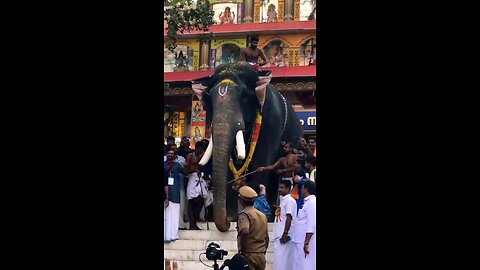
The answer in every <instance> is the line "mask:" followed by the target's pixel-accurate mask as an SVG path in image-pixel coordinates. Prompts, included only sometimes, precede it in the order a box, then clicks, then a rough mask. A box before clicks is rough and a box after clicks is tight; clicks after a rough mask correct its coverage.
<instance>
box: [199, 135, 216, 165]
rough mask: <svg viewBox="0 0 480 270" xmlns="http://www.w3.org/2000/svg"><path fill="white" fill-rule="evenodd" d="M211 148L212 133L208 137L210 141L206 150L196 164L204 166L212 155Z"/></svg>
mask: <svg viewBox="0 0 480 270" xmlns="http://www.w3.org/2000/svg"><path fill="white" fill-rule="evenodd" d="M212 149H213V135H212V137H211V138H210V143H209V144H208V146H207V150H206V151H205V154H203V157H202V159H200V161H199V162H198V164H200V165H202V166H205V164H207V163H208V161H209V160H210V158H211V157H212Z"/></svg>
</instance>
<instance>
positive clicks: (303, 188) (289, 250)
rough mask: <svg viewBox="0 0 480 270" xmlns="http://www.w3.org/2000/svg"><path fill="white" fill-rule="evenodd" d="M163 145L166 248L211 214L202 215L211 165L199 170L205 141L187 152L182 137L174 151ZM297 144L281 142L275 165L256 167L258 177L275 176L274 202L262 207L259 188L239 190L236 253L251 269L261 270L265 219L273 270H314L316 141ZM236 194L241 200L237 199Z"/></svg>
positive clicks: (265, 245) (187, 143) (263, 197)
mask: <svg viewBox="0 0 480 270" xmlns="http://www.w3.org/2000/svg"><path fill="white" fill-rule="evenodd" d="M166 142H167V144H166V145H165V156H164V190H163V191H164V192H163V194H164V218H165V220H164V223H165V231H164V242H165V243H168V242H172V241H175V240H177V239H179V236H178V230H182V229H189V230H200V228H199V227H198V224H197V222H199V221H206V220H207V215H206V212H210V213H211V212H213V211H208V208H211V205H209V202H208V201H209V200H208V198H209V195H210V197H211V186H212V185H211V173H212V167H211V161H209V162H208V163H207V164H206V165H205V166H201V165H199V164H198V163H199V161H200V160H201V158H202V157H203V155H204V153H205V150H206V149H207V147H208V143H209V141H208V140H206V139H204V140H201V141H199V142H197V143H196V144H195V149H194V150H193V149H191V148H190V140H189V139H188V137H183V138H182V139H181V141H180V146H179V147H177V145H176V144H175V138H173V137H171V136H170V137H168V138H167V139H166ZM297 145H298V146H297V147H296V148H295V147H294V143H292V142H282V143H281V145H280V147H281V150H282V151H281V154H280V156H279V158H278V160H277V161H276V162H275V163H274V164H271V165H269V166H265V167H259V168H257V171H259V172H260V171H274V172H275V173H276V174H277V175H278V179H279V181H278V199H277V201H276V203H273V204H269V203H268V201H267V198H266V196H267V193H266V187H265V186H263V185H258V184H253V183H247V185H246V186H243V187H242V188H240V190H239V193H240V194H239V203H240V205H241V206H242V207H244V208H243V209H239V210H241V212H240V213H239V216H238V219H237V224H238V226H237V229H238V230H239V238H238V242H239V245H238V248H239V253H240V254H242V255H245V257H246V258H247V260H248V262H249V265H250V267H251V269H265V263H266V261H265V253H266V250H267V248H268V242H269V240H268V229H267V228H268V226H267V220H272V219H273V222H274V254H275V255H274V256H275V259H274V269H277V270H282V269H302V270H305V269H315V265H316V258H315V256H316V255H315V249H316V182H317V173H316V171H317V168H316V139H315V137H309V138H308V139H307V140H305V139H304V138H300V140H299V141H298V143H297ZM247 189H248V190H247ZM242 190H243V193H245V192H246V193H245V194H247V195H245V194H244V195H243V196H242ZM206 210H207V211H206ZM272 210H273V212H274V213H275V214H274V215H273V212H272ZM202 212H203V215H202ZM252 220H254V221H255V222H252ZM187 222H188V223H187ZM256 226H260V227H259V228H257V227H256ZM245 232H247V233H245ZM265 232H266V235H265ZM256 235H257V236H256ZM252 237H253V238H252ZM265 237H266V239H264V238H265ZM245 243H248V244H245ZM262 253H263V255H262ZM293 265H295V267H293Z"/></svg>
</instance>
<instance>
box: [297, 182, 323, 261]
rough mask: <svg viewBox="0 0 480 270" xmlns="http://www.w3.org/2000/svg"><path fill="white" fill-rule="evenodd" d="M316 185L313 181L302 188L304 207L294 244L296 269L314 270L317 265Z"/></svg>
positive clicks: (298, 217)
mask: <svg viewBox="0 0 480 270" xmlns="http://www.w3.org/2000/svg"><path fill="white" fill-rule="evenodd" d="M315 190H316V185H315V182H313V181H306V182H305V184H304V185H303V187H302V190H301V191H302V194H303V196H304V198H305V199H304V205H303V207H302V208H301V209H300V210H299V211H298V215H297V218H296V219H295V222H294V233H293V242H294V244H295V252H294V268H292V269H301V270H314V269H315V268H316V265H317V258H316V254H315V252H316V246H317V244H316V238H317V222H316V217H317V213H316V211H317V209H316V208H317V207H316V203H317V198H316V197H315V194H316V191H315Z"/></svg>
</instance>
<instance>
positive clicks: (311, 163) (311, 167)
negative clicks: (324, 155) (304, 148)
mask: <svg viewBox="0 0 480 270" xmlns="http://www.w3.org/2000/svg"><path fill="white" fill-rule="evenodd" d="M316 165H317V159H316V158H315V157H307V158H306V160H305V166H306V167H307V170H308V171H309V174H310V177H309V179H310V180H312V181H313V182H317V168H316Z"/></svg>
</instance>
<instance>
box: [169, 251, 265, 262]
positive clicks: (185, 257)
mask: <svg viewBox="0 0 480 270" xmlns="http://www.w3.org/2000/svg"><path fill="white" fill-rule="evenodd" d="M222 249H223V248H222ZM227 251H228V250H227ZM201 253H205V250H165V251H164V253H163V254H164V256H165V258H175V260H176V261H198V257H199V256H200V258H201V259H202V261H203V262H207V261H208V259H207V257H206V256H205V254H202V255H200V254H201ZM236 253H237V249H235V250H232V251H228V255H227V256H225V257H223V260H226V259H231V258H232V257H233V256H234V255H235V254H236ZM273 256H274V254H273V249H272V250H270V249H269V250H268V251H267V254H266V259H267V263H273ZM219 262H220V261H219ZM212 264H213V262H212Z"/></svg>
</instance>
